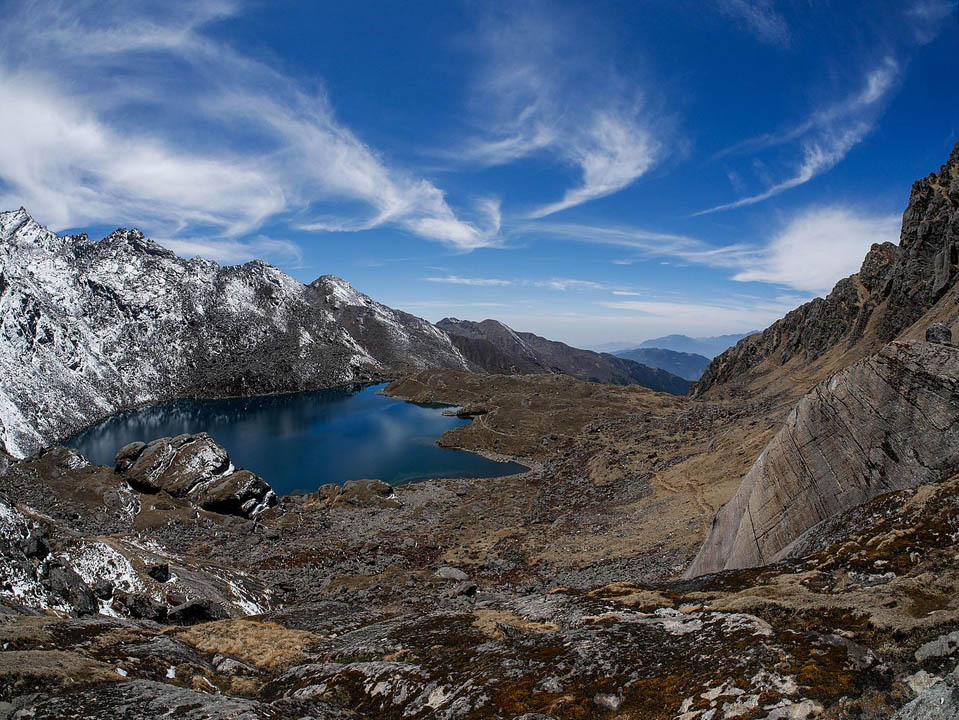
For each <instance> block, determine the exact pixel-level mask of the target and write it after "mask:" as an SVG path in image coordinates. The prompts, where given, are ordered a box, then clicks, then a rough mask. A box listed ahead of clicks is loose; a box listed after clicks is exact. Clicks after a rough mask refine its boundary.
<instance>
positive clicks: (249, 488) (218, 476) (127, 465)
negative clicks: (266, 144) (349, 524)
mask: <svg viewBox="0 0 959 720" xmlns="http://www.w3.org/2000/svg"><path fill="white" fill-rule="evenodd" d="M116 471H117V472H118V473H120V474H121V475H122V476H123V477H124V478H125V479H126V481H127V482H129V483H130V485H131V486H133V487H134V488H135V489H137V490H139V491H140V492H144V493H151V494H152V493H158V492H161V491H163V492H166V493H168V494H169V495H172V496H173V497H177V498H188V499H189V500H190V501H191V502H193V503H194V504H195V505H197V506H199V507H202V508H203V509H204V510H209V511H210V512H218V513H223V514H226V515H239V516H241V517H254V516H255V515H258V514H259V513H261V512H263V511H264V510H266V509H267V508H268V507H272V506H273V505H276V503H277V498H276V493H274V492H273V489H272V488H271V487H270V486H269V485H268V484H267V483H266V481H264V480H263V479H262V478H260V477H259V476H258V475H255V474H254V473H252V472H250V471H249V470H235V469H234V468H233V463H231V462H230V456H229V455H228V454H227V452H226V450H225V449H224V448H223V447H221V446H220V445H218V444H217V443H216V442H215V441H214V440H213V438H211V437H210V436H209V435H208V434H206V433H199V434H197V435H177V436H176V437H172V438H160V439H158V440H154V441H152V442H150V443H149V444H145V443H141V442H138V443H131V444H130V445H127V446H126V447H124V448H123V449H121V450H120V452H119V453H117V457H116Z"/></svg>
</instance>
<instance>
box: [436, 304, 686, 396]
mask: <svg viewBox="0 0 959 720" xmlns="http://www.w3.org/2000/svg"><path fill="white" fill-rule="evenodd" d="M436 326H437V327H438V328H440V329H441V330H443V331H444V332H445V333H446V334H447V335H448V336H449V338H450V340H451V341H452V342H453V345H454V346H455V347H456V348H457V349H458V350H459V351H460V352H461V353H463V356H464V357H465V358H466V359H467V360H468V361H469V362H470V363H471V364H472V365H473V366H475V367H478V368H480V369H482V370H484V371H486V372H490V373H505V374H534V373H562V374H565V375H571V376H573V377H575V378H579V379H580V380H587V381H591V382H603V383H612V384H615V385H632V384H638V385H643V386H645V387H648V388H652V389H653V390H658V391H660V392H668V393H673V394H674V395H685V394H686V393H687V392H688V391H689V386H690V382H689V380H688V379H685V378H682V377H679V376H677V375H674V374H672V373H669V372H667V371H665V370H662V369H659V368H657V367H653V366H650V365H648V364H642V363H639V362H636V361H635V360H631V359H628V358H622V357H617V356H615V355H610V354H609V353H597V352H593V351H592V350H580V349H579V348H574V347H570V346H569V345H566V344H565V343H561V342H556V341H554V340H547V339H546V338H543V337H540V336H539V335H534V334H533V333H528V332H517V331H515V330H513V329H512V328H510V327H509V326H507V325H504V324H503V323H501V322H500V321H499V320H483V321H482V322H472V321H469V320H457V319H456V318H444V319H442V320H440V321H439V322H438V323H436Z"/></svg>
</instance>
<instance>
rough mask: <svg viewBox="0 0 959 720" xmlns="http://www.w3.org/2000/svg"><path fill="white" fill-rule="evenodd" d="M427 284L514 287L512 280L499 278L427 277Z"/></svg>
mask: <svg viewBox="0 0 959 720" xmlns="http://www.w3.org/2000/svg"><path fill="white" fill-rule="evenodd" d="M423 279H424V280H425V281H426V282H431V283H446V284H449V285H472V286H474V287H504V286H506V285H512V284H513V282H512V281H511V280H501V279H499V278H475V277H460V276H459V275H445V276H443V277H426V278H423Z"/></svg>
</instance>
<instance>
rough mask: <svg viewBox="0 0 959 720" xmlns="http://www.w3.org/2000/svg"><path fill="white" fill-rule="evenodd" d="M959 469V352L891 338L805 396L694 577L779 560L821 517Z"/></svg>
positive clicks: (729, 508) (718, 521)
mask: <svg viewBox="0 0 959 720" xmlns="http://www.w3.org/2000/svg"><path fill="white" fill-rule="evenodd" d="M956 468H959V348H956V347H953V346H951V345H944V344H934V343H899V342H893V343H890V344H889V345H888V346H887V347H885V348H883V350H882V351H881V352H879V353H878V354H876V355H874V356H871V357H869V358H867V359H865V360H862V361H860V362H858V363H856V364H854V365H852V366H851V367H849V368H847V369H846V370H844V371H842V372H840V373H838V374H837V375H835V376H834V377H832V378H831V379H830V380H829V381H827V382H824V383H822V384H820V385H818V386H817V387H816V388H815V389H814V390H812V391H811V392H810V393H809V394H807V395H806V396H805V397H803V398H802V400H801V401H800V402H799V404H798V405H797V406H796V408H795V409H794V410H793V411H792V413H791V414H790V415H789V417H788V418H787V419H786V422H785V424H784V426H783V428H782V429H781V430H780V431H779V433H778V434H777V435H776V437H775V438H774V439H773V440H772V442H770V443H769V445H768V446H767V447H766V449H765V450H764V451H763V453H762V455H760V457H759V459H758V460H757V461H756V463H755V464H754V465H753V467H752V469H751V470H750V471H749V473H748V474H747V475H746V476H745V477H744V478H743V481H742V484H741V486H740V488H739V491H738V492H737V493H736V495H735V496H734V497H733V498H732V500H730V501H729V502H728V503H727V504H726V505H725V506H723V508H722V509H721V510H720V511H719V512H718V513H717V514H716V518H715V519H714V521H713V525H712V528H711V530H710V532H709V535H708V537H707V539H706V542H705V543H704V544H703V547H702V549H701V550H700V552H699V554H698V555H697V557H696V559H695V560H694V561H693V563H692V565H691V566H690V567H689V569H688V570H687V571H686V575H687V576H689V577H695V576H697V575H702V574H704V573H710V572H715V571H718V570H727V569H732V568H745V567H752V566H758V565H763V564H766V563H769V562H770V561H772V560H774V559H776V558H777V557H778V556H780V555H781V554H782V553H783V552H784V551H785V550H787V549H788V547H789V546H790V544H791V543H793V542H794V541H796V540H797V538H799V537H800V536H801V535H802V534H803V533H804V532H806V531H807V530H809V529H810V528H812V527H813V526H815V525H816V524H817V523H819V522H821V521H823V520H826V519H827V518H829V517H831V516H833V515H835V514H837V513H839V512H842V511H844V510H848V509H849V508H852V507H854V506H856V505H860V504H862V503H864V502H866V501H867V500H869V499H871V498H873V497H876V496H877V495H880V494H882V493H887V492H890V491H893V490H902V489H904V488H909V487H915V486H918V485H922V484H931V483H935V482H938V481H940V480H942V479H944V478H945V477H947V476H948V475H950V474H951V473H953V472H954V471H955V470H956Z"/></svg>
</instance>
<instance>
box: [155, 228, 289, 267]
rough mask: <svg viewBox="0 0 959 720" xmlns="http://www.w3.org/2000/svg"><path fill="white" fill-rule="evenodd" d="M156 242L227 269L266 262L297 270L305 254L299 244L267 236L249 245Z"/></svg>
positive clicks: (237, 242)
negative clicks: (221, 265)
mask: <svg viewBox="0 0 959 720" xmlns="http://www.w3.org/2000/svg"><path fill="white" fill-rule="evenodd" d="M155 240H156V242H158V243H159V244H160V245H163V246H164V247H166V248H169V249H170V250H172V251H173V252H175V253H176V254H177V255H180V256H181V257H185V258H193V257H202V258H204V259H205V260H214V261H216V262H218V263H221V264H224V265H235V264H239V263H244V262H247V261H249V260H258V259H265V260H269V261H270V262H272V263H274V264H283V265H285V266H287V267H290V266H292V267H296V266H299V265H301V264H302V262H303V253H302V251H301V250H300V247H299V246H298V245H297V244H296V243H293V242H290V241H289V240H278V239H275V238H270V237H267V236H266V235H258V236H256V237H255V238H253V239H252V240H246V241H241V240H230V239H212V240H211V239H208V238H187V239H183V238H180V239H166V238H155Z"/></svg>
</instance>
